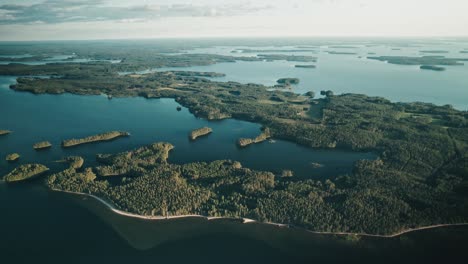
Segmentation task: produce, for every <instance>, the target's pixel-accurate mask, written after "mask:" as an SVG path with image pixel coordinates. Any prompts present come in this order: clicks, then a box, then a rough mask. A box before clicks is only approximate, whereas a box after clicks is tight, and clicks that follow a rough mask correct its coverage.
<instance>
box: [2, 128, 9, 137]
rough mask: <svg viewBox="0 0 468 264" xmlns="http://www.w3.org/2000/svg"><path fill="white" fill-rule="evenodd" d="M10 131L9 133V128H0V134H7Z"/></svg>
mask: <svg viewBox="0 0 468 264" xmlns="http://www.w3.org/2000/svg"><path fill="white" fill-rule="evenodd" d="M10 133H11V131H10V130H2V129H0V136H2V135H8V134H10Z"/></svg>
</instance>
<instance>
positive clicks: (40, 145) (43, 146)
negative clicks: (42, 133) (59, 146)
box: [33, 141, 52, 150]
mask: <svg viewBox="0 0 468 264" xmlns="http://www.w3.org/2000/svg"><path fill="white" fill-rule="evenodd" d="M50 147H52V144H51V143H50V142H49V141H41V142H38V143H35V144H34V145H33V148H34V149H35V150H41V149H47V148H50Z"/></svg>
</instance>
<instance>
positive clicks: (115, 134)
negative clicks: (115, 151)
mask: <svg viewBox="0 0 468 264" xmlns="http://www.w3.org/2000/svg"><path fill="white" fill-rule="evenodd" d="M128 136H130V133H128V132H122V131H111V132H106V133H102V134H98V135H93V136H89V137H85V138H80V139H67V140H64V141H62V147H64V148H68V147H74V146H78V145H81V144H88V143H94V142H100V141H110V140H113V139H116V138H119V137H128Z"/></svg>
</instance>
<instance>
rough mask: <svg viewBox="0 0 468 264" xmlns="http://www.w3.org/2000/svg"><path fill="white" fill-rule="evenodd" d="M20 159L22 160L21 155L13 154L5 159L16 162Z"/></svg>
mask: <svg viewBox="0 0 468 264" xmlns="http://www.w3.org/2000/svg"><path fill="white" fill-rule="evenodd" d="M19 158H20V155H19V154H18V153H12V154H8V155H7V156H6V158H5V159H6V161H9V162H14V161H17V160H18V159H19Z"/></svg>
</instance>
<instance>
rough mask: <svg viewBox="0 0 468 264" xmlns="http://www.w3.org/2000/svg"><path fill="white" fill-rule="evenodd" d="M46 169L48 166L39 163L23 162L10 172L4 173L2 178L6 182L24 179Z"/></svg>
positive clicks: (42, 172) (39, 173) (36, 175)
mask: <svg viewBox="0 0 468 264" xmlns="http://www.w3.org/2000/svg"><path fill="white" fill-rule="evenodd" d="M48 170H49V168H47V167H46V166H44V165H41V164H24V165H20V166H19V167H17V168H15V169H14V170H13V171H12V172H10V173H8V174H7V175H5V176H4V177H3V179H4V180H5V181H6V182H17V181H24V180H27V179H31V178H34V177H38V176H40V175H42V174H44V173H45V172H47V171H48Z"/></svg>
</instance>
